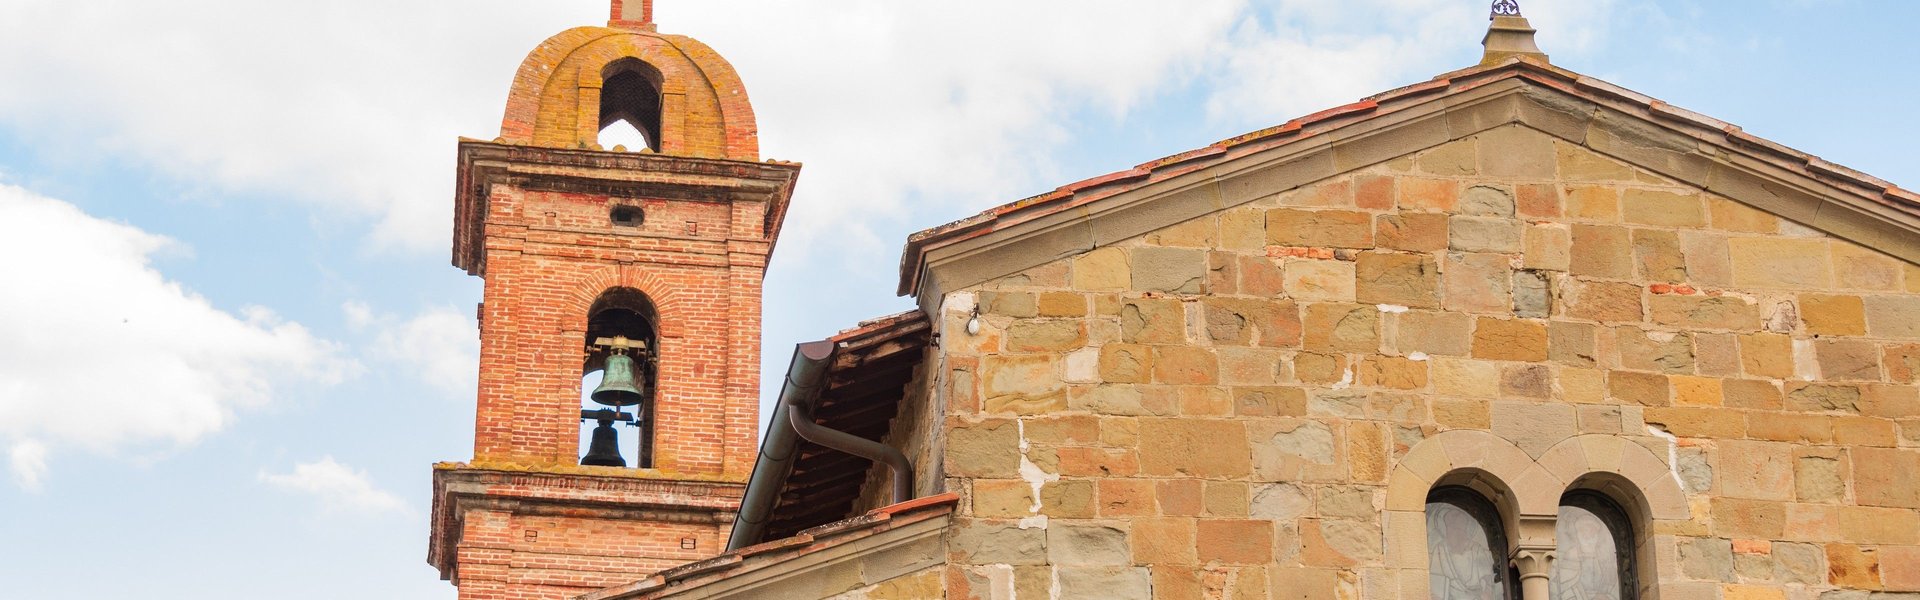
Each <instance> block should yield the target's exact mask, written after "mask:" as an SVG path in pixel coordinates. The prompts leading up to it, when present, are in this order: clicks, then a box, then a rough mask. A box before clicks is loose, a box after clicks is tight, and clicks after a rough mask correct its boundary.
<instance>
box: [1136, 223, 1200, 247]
mask: <svg viewBox="0 0 1920 600" xmlns="http://www.w3.org/2000/svg"><path fill="white" fill-rule="evenodd" d="M1215 231H1216V226H1215V223H1214V219H1213V217H1211V216H1206V217H1200V218H1198V219H1193V220H1189V221H1186V222H1182V223H1175V224H1173V225H1169V226H1166V227H1163V228H1161V229H1160V230H1159V231H1154V232H1152V233H1148V234H1147V235H1146V236H1145V237H1146V242H1147V243H1148V244H1152V245H1155V246H1174V247H1178V248H1212V247H1214V246H1216V245H1217V242H1215V241H1214V232H1215Z"/></svg>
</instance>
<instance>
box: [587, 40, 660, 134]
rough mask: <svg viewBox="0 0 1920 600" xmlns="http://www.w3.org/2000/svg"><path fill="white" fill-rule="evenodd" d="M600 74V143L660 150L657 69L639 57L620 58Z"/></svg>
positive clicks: (658, 78) (658, 81) (658, 72)
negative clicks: (641, 60)
mask: <svg viewBox="0 0 1920 600" xmlns="http://www.w3.org/2000/svg"><path fill="white" fill-rule="evenodd" d="M600 76H601V83H600V146H601V147H603V148H612V147H614V145H615V144H619V145H624V146H626V147H627V149H629V150H639V149H641V148H646V149H649V150H653V151H655V152H659V151H660V112H661V110H662V108H661V103H660V82H661V77H660V71H659V70H658V69H655V68H653V66H652V65H648V64H647V63H644V62H640V59H637V58H622V59H620V60H616V61H613V62H612V63H610V64H608V65H607V67H606V68H605V69H603V70H601V72H600ZM616 124H620V126H618V127H616V126H615V125H616ZM636 136H637V137H638V138H640V139H639V140H637V141H636V140H635V139H634V137H636Z"/></svg>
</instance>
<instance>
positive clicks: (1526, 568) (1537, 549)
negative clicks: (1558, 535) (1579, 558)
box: [1512, 545, 1553, 600]
mask: <svg viewBox="0 0 1920 600" xmlns="http://www.w3.org/2000/svg"><path fill="white" fill-rule="evenodd" d="M1512 561H1513V568H1514V570H1517V571H1519V572H1520V597H1521V598H1522V600H1547V593H1548V583H1549V581H1548V579H1547V574H1548V573H1550V572H1552V571H1553V547H1552V546H1546V547H1541V546H1534V545H1522V546H1520V548H1518V549H1516V550H1514V551H1513V558H1512Z"/></svg>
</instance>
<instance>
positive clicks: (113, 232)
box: [0, 184, 357, 487]
mask: <svg viewBox="0 0 1920 600" xmlns="http://www.w3.org/2000/svg"><path fill="white" fill-rule="evenodd" d="M183 250H184V248H182V247H181V246H180V245H178V244H177V243H175V242H174V241H172V240H169V239H167V238H165V237H162V236H158V235H153V234H150V233H147V232H144V231H141V230H139V229H136V228H133V227H130V226H127V225H123V224H119V223H113V222H109V221H104V220H101V219H97V218H94V217H92V216H89V215H87V214H86V213H83V212H81V211H80V210H79V209H78V208H75V207H74V206H73V205H71V204H67V203H65V202H61V201H59V200H54V199H51V198H46V197H42V196H39V195H36V194H34V193H32V192H29V191H27V190H25V189H21V188H18V187H13V186H9V185H5V184H0V256H8V257H13V258H12V259H11V260H8V261H6V262H5V263H4V266H0V279H3V280H4V281H7V282H9V285H5V286H0V440H10V446H11V448H12V450H11V455H12V456H11V461H10V462H11V465H12V467H13V471H14V475H15V478H16V480H17V481H19V482H20V483H22V484H23V485H25V486H27V487H32V486H33V485H35V484H37V482H39V481H40V478H41V476H42V475H43V474H44V472H45V470H46V465H47V459H48V456H49V455H50V454H51V453H52V451H53V450H55V449H58V448H60V447H63V446H71V447H78V448H81V449H84V450H87V451H91V452H95V453H108V452H111V451H113V450H116V449H119V448H121V447H123V446H134V445H149V444H154V443H173V444H187V443H191V442H193V441H195V440H197V439H199V438H200V437H202V436H205V435H207V434H209V433H212V432H215V431H219V430H220V429H222V428H224V427H226V426H227V425H228V424H229V423H230V422H231V421H232V420H233V417H234V414H235V412H236V411H237V410H238V409H242V408H247V407H252V406H256V405H259V404H261V403H263V402H265V401H266V400H267V399H268V398H270V397H272V396H273V391H274V388H275V387H276V386H277V385H280V384H286V383H292V382H316V383H322V384H326V383H332V382H337V381H339V380H340V379H342V378H343V377H345V376H347V375H349V374H351V373H352V372H354V370H355V369H357V365H356V364H355V363H353V362H352V361H351V360H348V359H346V358H344V357H343V356H342V353H341V351H340V348H339V347H338V346H337V345H335V344H333V343H331V342H328V341H326V340H322V339H319V338H316V337H315V336H313V335H312V334H311V333H309V332H308V331H307V329H306V328H305V327H302V326H301V325H299V324H298V323H290V322H285V321H282V320H280V319H278V318H277V317H275V316H274V315H273V314H272V312H271V311H268V310H267V309H265V308H260V307H248V308H245V309H242V310H241V311H240V314H239V315H235V314H231V313H228V312H225V311H222V310H220V309H218V308H215V307H214V306H213V305H212V304H210V303H209V302H208V301H207V300H206V299H205V298H203V297H201V296H199V295H197V294H195V293H193V292H192V291H190V290H187V289H185V288H183V287H181V286H180V285H179V284H178V283H175V282H173V281H169V280H167V279H166V277H165V276H163V275H162V274H161V273H160V272H159V271H158V270H156V269H154V268H153V266H152V265H151V264H150V257H151V256H152V255H154V254H156V253H160V252H167V251H183ZM103 386H106V387H103ZM101 411H108V412H111V413H112V417H111V418H102V416H101V415H102V413H101Z"/></svg>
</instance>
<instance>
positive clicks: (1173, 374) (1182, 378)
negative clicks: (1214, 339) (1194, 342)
mask: <svg viewBox="0 0 1920 600" xmlns="http://www.w3.org/2000/svg"><path fill="white" fill-rule="evenodd" d="M1153 380H1154V381H1155V382H1156V383H1169V384H1176V385H1212V384H1214V383H1218V382H1219V381H1220V363H1219V361H1218V360H1216V359H1215V358H1214V356H1213V351H1212V350H1210V349H1208V348H1204V347H1199V346H1160V347H1156V348H1154V349H1153Z"/></svg>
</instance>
